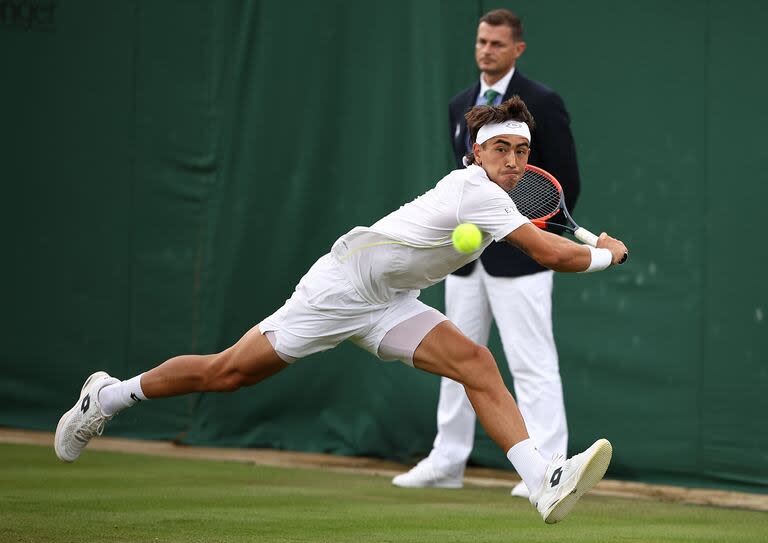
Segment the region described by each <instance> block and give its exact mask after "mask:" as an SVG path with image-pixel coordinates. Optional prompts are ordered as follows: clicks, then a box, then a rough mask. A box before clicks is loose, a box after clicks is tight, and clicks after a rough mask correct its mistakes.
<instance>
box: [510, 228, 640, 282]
mask: <svg viewBox="0 0 768 543" xmlns="http://www.w3.org/2000/svg"><path fill="white" fill-rule="evenodd" d="M504 239H505V240H506V241H507V242H508V243H511V244H512V245H514V246H516V247H518V248H519V249H521V250H522V251H523V252H525V253H526V254H527V255H528V256H530V257H531V258H532V259H534V260H535V261H536V262H538V263H539V264H541V265H542V266H544V267H546V268H549V269H551V270H554V271H557V272H583V271H586V270H587V269H588V268H590V266H591V265H592V258H593V256H592V255H593V251H592V250H590V248H589V247H587V246H586V245H581V244H579V243H575V242H573V241H571V240H569V239H567V238H564V237H561V236H558V235H555V234H551V233H549V232H547V231H545V230H540V229H539V228H537V227H536V226H534V225H533V224H530V223H527V224H523V225H522V226H520V227H518V228H515V229H514V230H513V231H512V232H510V233H509V234H507V236H506V237H505V238H504ZM597 246H598V248H601V249H607V250H608V251H610V257H611V261H610V264H618V263H619V262H620V261H621V260H622V259H623V258H624V254H625V253H626V252H627V248H626V246H625V245H624V244H623V243H622V242H621V241H619V240H617V239H615V238H612V237H611V236H609V235H608V234H606V233H605V232H603V233H602V234H600V237H599V241H598V242H597Z"/></svg>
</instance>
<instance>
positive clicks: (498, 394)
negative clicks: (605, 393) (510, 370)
mask: <svg viewBox="0 0 768 543" xmlns="http://www.w3.org/2000/svg"><path fill="white" fill-rule="evenodd" d="M413 363H414V366H415V367H417V368H420V369H423V370H425V371H429V372H431V373H435V374H438V375H442V376H445V377H449V378H451V379H453V380H454V381H458V382H460V383H462V384H463V385H464V388H465V390H466V391H467V396H468V397H469V399H470V401H471V402H472V405H473V406H474V408H475V412H476V413H477V417H478V419H479V420H480V423H481V424H482V425H483V427H484V428H485V431H486V432H487V433H488V435H489V436H490V437H491V439H493V440H494V441H495V442H496V443H497V444H498V445H499V446H500V447H501V448H502V450H504V451H507V458H509V460H510V462H511V463H512V465H513V466H514V467H515V469H516V470H517V472H518V473H519V474H520V476H521V477H522V479H523V481H524V482H525V483H526V485H527V486H528V487H529V488H531V489H532V494H531V498H530V500H531V503H532V504H534V505H535V506H536V508H537V510H538V511H539V513H540V514H541V515H542V517H543V518H544V520H545V522H547V523H554V522H559V521H560V520H562V519H563V518H564V517H565V516H566V515H567V514H568V513H569V512H570V511H571V509H572V508H573V506H574V505H575V504H576V501H577V500H578V499H579V498H580V497H581V496H582V495H583V494H584V493H585V492H586V491H588V490H589V489H590V488H592V487H593V486H594V485H595V484H597V482H598V481H599V480H600V479H602V477H603V475H604V474H605V471H606V469H607V468H608V464H609V463H610V459H611V454H612V448H611V444H610V443H609V442H608V441H607V440H604V439H601V440H598V441H597V442H595V443H594V444H593V445H592V446H591V447H590V448H589V449H587V450H586V451H585V452H583V453H581V454H578V455H576V456H574V457H573V458H570V459H568V460H566V459H565V458H564V457H562V456H558V457H555V458H553V459H552V460H551V461H549V462H547V461H546V460H545V459H544V458H543V457H542V456H541V454H540V453H539V451H538V450H537V449H536V448H535V446H534V445H533V442H532V441H531V439H529V437H528V432H527V429H526V426H525V422H524V420H523V417H522V415H521V414H520V411H519V409H518V408H517V404H516V403H515V400H514V399H513V398H512V395H511V394H510V393H509V391H508V390H507V388H506V386H505V385H504V382H503V381H502V378H501V374H500V373H499V370H498V367H497V366H496V361H495V360H494V359H493V356H492V355H491V353H490V351H489V350H488V349H487V348H486V347H483V346H481V345H478V344H476V343H474V342H473V341H471V340H469V339H468V338H467V337H466V336H464V335H463V334H462V333H461V332H460V331H459V330H458V329H457V328H456V327H455V326H454V325H453V324H451V323H450V322H449V321H444V322H442V323H440V324H438V325H437V326H435V327H434V328H433V329H432V330H431V331H430V332H429V333H427V334H426V335H425V336H424V338H423V340H422V341H421V343H420V345H419V346H418V348H417V349H416V350H415V352H414V355H413ZM533 489H535V490H533Z"/></svg>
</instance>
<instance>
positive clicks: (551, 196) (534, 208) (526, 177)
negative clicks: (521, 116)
mask: <svg viewBox="0 0 768 543" xmlns="http://www.w3.org/2000/svg"><path fill="white" fill-rule="evenodd" d="M509 196H510V197H511V198H512V201H513V202H515V205H516V206H517V209H518V211H520V213H522V214H523V215H525V216H526V217H528V218H529V219H530V221H531V222H532V223H533V224H535V225H536V226H538V227H539V228H542V229H543V228H546V227H547V225H550V224H551V225H554V226H560V227H562V228H565V229H566V230H568V231H569V232H571V233H572V234H573V236H574V237H575V238H576V239H578V240H579V241H581V242H583V243H586V244H588V245H591V246H592V247H597V236H596V235H594V234H593V233H592V232H590V231H589V230H587V229H586V228H582V227H581V226H579V225H578V224H576V221H574V220H573V218H572V217H571V214H570V213H568V209H567V208H566V207H565V198H564V196H563V187H561V186H560V182H559V181H558V180H557V179H555V176H553V175H552V174H551V173H549V172H548V171H546V170H542V169H541V168H537V167H536V166H531V165H530V164H528V165H527V166H526V167H525V173H524V174H523V178H522V179H520V181H518V182H517V184H516V185H515V188H513V189H512V190H511V191H509ZM558 211H562V212H563V217H565V222H566V224H558V223H553V222H550V219H551V218H552V217H554V216H555V215H557V213H558ZM628 257H629V255H628V254H627V253H624V258H622V259H621V262H619V264H623V263H624V262H626V261H627V258H628Z"/></svg>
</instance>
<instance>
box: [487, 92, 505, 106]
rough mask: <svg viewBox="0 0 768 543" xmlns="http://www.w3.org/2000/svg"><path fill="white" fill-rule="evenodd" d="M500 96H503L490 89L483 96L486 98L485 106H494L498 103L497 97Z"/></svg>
mask: <svg viewBox="0 0 768 543" xmlns="http://www.w3.org/2000/svg"><path fill="white" fill-rule="evenodd" d="M500 94H501V93H500V92H496V91H495V90H493V89H488V90H487V91H485V93H484V94H483V98H485V105H486V106H492V105H493V103H494V102H495V101H496V97H497V96H499V95H500Z"/></svg>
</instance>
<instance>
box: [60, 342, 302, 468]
mask: <svg viewBox="0 0 768 543" xmlns="http://www.w3.org/2000/svg"><path fill="white" fill-rule="evenodd" d="M287 366H288V363H287V362H286V361H284V360H283V359H282V358H281V357H280V356H279V355H278V354H277V352H276V351H275V350H274V348H273V347H272V344H271V343H270V341H269V340H268V339H267V337H265V336H264V335H263V334H262V333H261V332H260V331H259V329H258V327H254V328H252V329H251V330H250V331H249V332H248V333H246V334H245V335H244V336H243V337H242V338H241V339H240V341H238V342H237V343H236V344H235V345H233V346H232V347H230V348H229V349H226V350H224V351H222V352H220V353H216V354H211V355H183V356H177V357H174V358H171V359H170V360H167V361H166V362H164V363H162V364H160V365H159V366H157V367H156V368H153V369H151V370H149V371H148V372H146V373H144V374H142V375H138V376H136V377H134V378H132V379H128V380H126V381H119V380H117V379H114V378H112V377H110V376H109V375H108V374H107V373H105V372H96V373H94V374H92V375H91V376H90V377H89V378H88V379H87V380H86V382H85V384H84V385H83V387H82V389H81V391H80V398H79V399H78V401H77V403H76V404H75V405H74V406H73V407H72V409H70V410H69V411H67V412H66V413H65V414H64V415H63V416H62V417H61V419H60V420H59V424H58V426H57V427H56V437H55V442H54V448H55V450H56V455H57V456H58V457H59V458H60V459H62V460H64V461H67V462H73V461H74V460H77V458H78V457H79V456H80V453H81V452H82V451H83V449H84V448H85V447H86V445H87V444H88V442H89V441H90V440H91V439H92V438H93V437H95V436H97V435H100V434H101V432H102V431H103V430H104V425H105V424H106V422H107V421H109V420H110V419H111V418H112V417H113V416H114V415H115V414H117V413H118V412H119V411H121V410H122V409H125V408H126V407H130V406H131V405H134V404H135V403H137V402H139V401H142V400H146V399H150V398H163V397H169V396H179V395H182V394H187V393H190V392H209V391H210V392H213V391H230V390H236V389H238V388H240V387H243V386H248V385H253V384H255V383H258V382H259V381H261V380H263V379H266V378H267V377H269V376H271V375H274V374H275V373H277V372H279V371H280V370H282V369H284V368H286V367H287Z"/></svg>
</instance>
